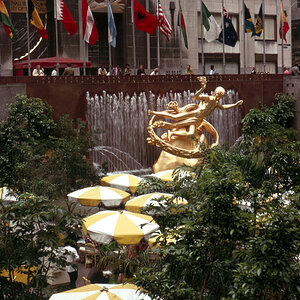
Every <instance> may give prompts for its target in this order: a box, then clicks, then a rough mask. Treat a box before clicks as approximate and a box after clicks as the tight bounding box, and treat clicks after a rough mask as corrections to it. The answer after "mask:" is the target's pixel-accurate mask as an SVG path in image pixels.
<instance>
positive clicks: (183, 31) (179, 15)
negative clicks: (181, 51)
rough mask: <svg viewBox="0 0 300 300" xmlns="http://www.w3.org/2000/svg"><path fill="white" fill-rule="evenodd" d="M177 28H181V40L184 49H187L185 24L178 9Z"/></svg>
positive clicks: (180, 10)
mask: <svg viewBox="0 0 300 300" xmlns="http://www.w3.org/2000/svg"><path fill="white" fill-rule="evenodd" d="M178 26H180V28H181V32H182V36H183V40H184V44H185V47H186V48H187V49H188V48H189V47H188V40H187V34H186V27H185V22H184V18H183V14H182V8H181V7H180V9H179V12H178Z"/></svg>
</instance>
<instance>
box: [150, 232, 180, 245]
mask: <svg viewBox="0 0 300 300" xmlns="http://www.w3.org/2000/svg"><path fill="white" fill-rule="evenodd" d="M165 239H166V243H167V245H168V244H170V243H173V244H175V243H176V240H175V238H174V237H173V236H172V235H167V236H166V238H165ZM163 240H164V239H163V237H162V234H159V235H155V236H153V237H151V238H150V239H149V240H148V243H149V246H150V247H151V248H152V249H154V248H156V247H160V246H161V245H160V242H162V241H163Z"/></svg>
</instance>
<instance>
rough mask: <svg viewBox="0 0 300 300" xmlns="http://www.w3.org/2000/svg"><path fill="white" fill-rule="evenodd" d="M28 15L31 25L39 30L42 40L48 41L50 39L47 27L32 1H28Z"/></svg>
mask: <svg viewBox="0 0 300 300" xmlns="http://www.w3.org/2000/svg"><path fill="white" fill-rule="evenodd" d="M28 15H29V18H30V23H31V24H32V25H33V26H34V27H35V28H36V29H37V31H38V33H39V35H40V37H41V38H43V39H45V40H47V39H48V32H47V30H46V29H45V26H44V24H43V22H42V20H41V18H40V15H39V13H38V11H37V9H36V7H35V6H34V4H33V3H32V0H28Z"/></svg>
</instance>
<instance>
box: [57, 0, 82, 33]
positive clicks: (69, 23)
mask: <svg viewBox="0 0 300 300" xmlns="http://www.w3.org/2000/svg"><path fill="white" fill-rule="evenodd" d="M55 1H56V18H57V20H59V21H61V22H62V23H63V25H64V27H65V29H66V30H67V31H68V32H69V34H70V36H72V35H73V34H75V33H76V31H77V24H76V23H75V21H74V19H73V18H72V16H71V14H70V12H69V10H68V9H67V6H66V4H65V2H64V0H55Z"/></svg>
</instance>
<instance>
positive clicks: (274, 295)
mask: <svg viewBox="0 0 300 300" xmlns="http://www.w3.org/2000/svg"><path fill="white" fill-rule="evenodd" d="M299 200H300V198H299V195H298V197H297V198H295V199H294V201H295V202H294V203H293V204H289V205H287V206H286V207H284V208H280V209H276V208H273V207H270V208H269V211H265V213H264V214H263V215H261V216H260V217H259V219H258V220H257V223H256V227H257V228H253V232H255V234H254V235H253V236H251V237H250V238H249V239H248V241H247V242H246V243H245V246H244V247H243V249H240V250H236V252H235V253H236V257H237V259H238V261H240V263H239V264H238V266H237V269H236V271H235V275H234V287H233V291H232V292H231V296H232V297H233V298H234V299H278V300H280V299H295V300H296V299H299V297H300V266H299V250H300V241H299V236H300V219H299V207H300V201H299Z"/></svg>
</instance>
